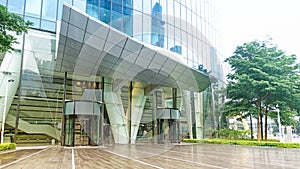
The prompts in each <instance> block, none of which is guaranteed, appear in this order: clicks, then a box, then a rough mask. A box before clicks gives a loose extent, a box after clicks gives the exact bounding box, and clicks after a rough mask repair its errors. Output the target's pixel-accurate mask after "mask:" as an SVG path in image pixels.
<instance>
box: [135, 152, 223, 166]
mask: <svg viewBox="0 0 300 169" xmlns="http://www.w3.org/2000/svg"><path fill="white" fill-rule="evenodd" d="M134 151H139V150H134ZM140 152H142V153H144V154H152V155H153V156H161V157H165V158H167V159H173V160H177V161H183V162H186V163H193V164H197V165H201V166H204V167H213V168H219V169H227V168H226V167H222V166H217V165H211V164H206V163H200V162H195V161H191V160H184V159H180V158H175V157H170V156H165V155H158V154H154V153H149V152H145V151H140Z"/></svg>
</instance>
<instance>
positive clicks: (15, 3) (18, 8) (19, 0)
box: [7, 0, 24, 15]
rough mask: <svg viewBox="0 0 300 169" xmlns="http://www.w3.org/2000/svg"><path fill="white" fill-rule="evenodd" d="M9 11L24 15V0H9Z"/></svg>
mask: <svg viewBox="0 0 300 169" xmlns="http://www.w3.org/2000/svg"><path fill="white" fill-rule="evenodd" d="M7 8H8V11H9V12H12V13H17V14H21V15H23V12H24V0H9V1H8V3H7Z"/></svg>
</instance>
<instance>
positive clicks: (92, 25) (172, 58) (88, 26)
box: [56, 4, 210, 91]
mask: <svg viewBox="0 0 300 169" xmlns="http://www.w3.org/2000/svg"><path fill="white" fill-rule="evenodd" d="M58 36H59V43H58V53H57V58H56V69H57V70H58V71H62V72H71V73H73V74H81V75H87V76H94V75H97V76H104V77H111V78H114V79H122V80H128V81H130V80H131V81H139V82H145V83H147V84H154V85H159V86H168V87H179V88H181V89H185V90H190V91H203V90H204V89H206V88H207V87H208V86H209V85H210V78H209V76H208V75H207V74H204V73H202V72H200V71H198V70H195V69H192V68H190V67H189V66H187V65H186V64H185V63H184V62H183V61H182V60H181V58H182V56H181V55H179V54H177V53H174V52H171V51H167V50H165V49H162V48H159V47H155V46H152V45H149V44H145V43H142V42H140V41H137V40H135V39H133V38H131V37H129V36H128V35H126V34H124V33H122V32H121V31H118V30H116V29H114V28H113V27H111V26H108V25H107V24H105V23H103V22H101V21H99V20H96V19H95V18H92V17H91V16H88V15H87V14H85V13H84V12H82V11H80V10H78V9H76V8H74V7H72V6H69V5H66V4H64V6H63V12H62V21H61V27H60V31H58Z"/></svg>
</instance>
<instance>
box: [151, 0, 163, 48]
mask: <svg viewBox="0 0 300 169" xmlns="http://www.w3.org/2000/svg"><path fill="white" fill-rule="evenodd" d="M151 22H152V24H151V29H152V31H151V32H152V35H151V44H152V45H155V46H159V47H162V48H163V47H164V33H165V29H164V24H165V22H163V21H162V6H161V5H160V4H159V3H158V2H156V3H155V4H154V6H153V8H152V21H151Z"/></svg>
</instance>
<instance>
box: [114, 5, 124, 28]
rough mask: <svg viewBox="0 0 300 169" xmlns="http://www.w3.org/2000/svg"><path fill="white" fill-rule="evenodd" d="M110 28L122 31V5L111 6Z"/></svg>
mask: <svg viewBox="0 0 300 169" xmlns="http://www.w3.org/2000/svg"><path fill="white" fill-rule="evenodd" d="M111 12H112V15H111V19H112V24H111V25H112V26H113V27H114V28H116V29H118V30H122V22H123V21H122V19H123V18H122V5H119V4H115V3H113V4H112V11H111Z"/></svg>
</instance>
